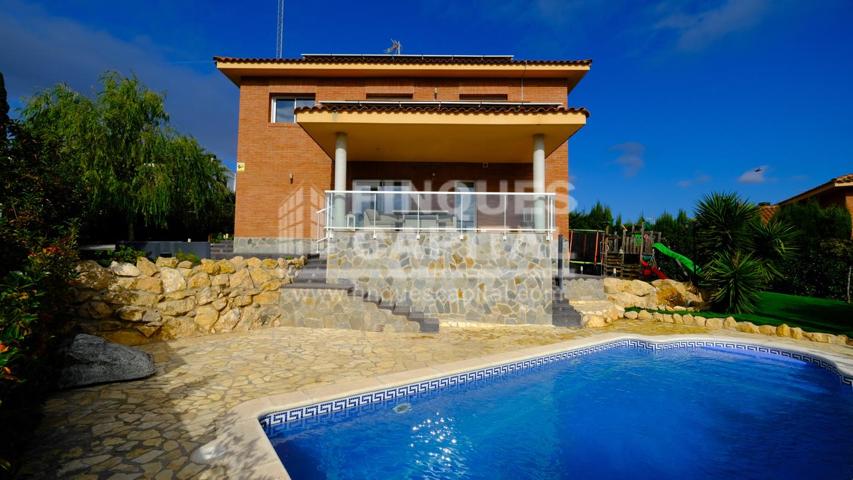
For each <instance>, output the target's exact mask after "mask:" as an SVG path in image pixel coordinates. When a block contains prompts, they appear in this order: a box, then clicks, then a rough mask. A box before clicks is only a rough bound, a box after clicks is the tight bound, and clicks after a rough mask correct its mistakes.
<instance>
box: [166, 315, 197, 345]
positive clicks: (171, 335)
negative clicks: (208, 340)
mask: <svg viewBox="0 0 853 480" xmlns="http://www.w3.org/2000/svg"><path fill="white" fill-rule="evenodd" d="M195 333H196V328H195V322H194V321H193V319H192V318H190V317H165V320H164V322H163V326H162V327H160V338H162V339H163V340H173V339H176V338H185V337H191V336H193V335H194V334H195Z"/></svg>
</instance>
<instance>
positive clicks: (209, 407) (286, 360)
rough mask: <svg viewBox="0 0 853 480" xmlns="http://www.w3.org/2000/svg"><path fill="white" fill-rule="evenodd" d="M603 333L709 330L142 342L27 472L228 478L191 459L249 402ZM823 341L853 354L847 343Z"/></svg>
mask: <svg viewBox="0 0 853 480" xmlns="http://www.w3.org/2000/svg"><path fill="white" fill-rule="evenodd" d="M602 332H628V333H642V334H645V335H666V334H677V333H704V332H708V329H706V328H704V327H691V326H684V325H674V324H668V323H650V322H642V321H631V320H620V321H617V322H615V323H614V324H613V325H611V326H609V327H606V328H600V329H587V330H568V329H558V328H553V327H548V326H489V327H482V326H455V327H454V326H442V331H441V332H440V333H438V334H434V335H424V334H405V333H397V334H389V333H365V332H358V331H352V330H328V329H309V328H288V327H282V328H274V329H268V330H255V331H251V332H245V333H229V334H219V335H214V336H208V337H201V338H194V339H185V340H178V341H173V342H167V343H157V344H152V345H148V346H145V347H142V348H143V349H144V350H146V351H148V352H150V353H152V354H153V355H154V358H155V360H156V362H157V367H158V373H157V374H156V375H155V376H153V377H151V378H149V379H147V380H141V381H135V382H127V383H120V384H111V385H101V386H95V387H89V388H82V389H77V390H73V391H66V392H61V393H58V394H56V395H55V396H54V397H53V398H51V399H50V400H48V402H47V404H46V405H45V418H44V420H43V422H42V424H41V425H40V426H39V428H38V430H37V432H36V439H35V441H34V442H33V445H34V447H33V449H32V450H31V451H30V452H29V453H28V456H27V459H28V461H27V462H26V464H25V465H24V469H23V472H22V476H23V477H24V478H57V477H62V478H69V477H70V478H91V479H120V478H156V479H168V478H223V477H225V476H226V472H224V471H222V470H220V469H218V468H212V467H210V466H207V465H202V464H197V463H194V462H192V461H191V460H190V456H191V455H192V453H193V451H195V450H196V449H197V448H198V447H199V446H201V445H204V444H205V443H208V442H210V441H211V440H213V438H214V436H215V430H216V422H217V419H218V418H219V417H220V416H221V415H222V414H223V413H224V412H226V411H227V410H228V409H230V408H231V407H233V406H235V405H237V404H240V403H242V402H244V401H247V400H250V399H253V398H257V397H262V396H267V395H273V394H279V393H286V392H290V391H293V390H296V389H300V388H305V387H310V386H317V385H322V384H329V383H335V382H341V381H348V380H356V379H359V378H363V377H367V376H373V375H379V374H384V373H392V372H398V371H403V370H410V369H415V368H421V367H427V366H435V365H439V364H442V363H447V362H451V361H455V360H462V359H467V358H472V357H477V356H482V355H487V354H492V353H500V352H507V351H511V350H517V349H520V348H524V347H530V346H536V345H545V344H550V343H556V342H560V341H564V340H570V339H575V338H581V337H590V336H593V335H597V334H600V333H602ZM726 334H727V335H730V336H731V335H733V334H734V335H738V332H731V331H728V332H726ZM739 335H742V336H744V338H746V339H748V338H750V337H751V336H750V335H747V334H739ZM752 337H754V336H752ZM785 341H787V342H795V341H794V340H790V339H787V340H785ZM805 344H808V345H810V346H811V347H816V346H817V344H814V343H811V342H805ZM819 348H821V349H827V350H831V351H833V352H836V353H841V354H843V355H849V356H850V357H851V358H853V353H851V351H853V349H850V348H848V347H844V346H840V345H825V344H820V347H819Z"/></svg>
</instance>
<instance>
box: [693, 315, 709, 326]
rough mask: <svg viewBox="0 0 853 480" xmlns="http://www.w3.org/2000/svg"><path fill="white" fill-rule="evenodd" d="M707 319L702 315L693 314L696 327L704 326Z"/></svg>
mask: <svg viewBox="0 0 853 480" xmlns="http://www.w3.org/2000/svg"><path fill="white" fill-rule="evenodd" d="M707 321H708V319H706V318H705V317H703V316H700V315H695V316H693V323H695V324H696V326H697V327H704V326H705V325H706V323H707Z"/></svg>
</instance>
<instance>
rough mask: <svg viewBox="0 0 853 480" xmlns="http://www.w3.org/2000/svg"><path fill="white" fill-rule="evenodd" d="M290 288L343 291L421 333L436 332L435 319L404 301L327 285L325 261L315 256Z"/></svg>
mask: <svg viewBox="0 0 853 480" xmlns="http://www.w3.org/2000/svg"><path fill="white" fill-rule="evenodd" d="M288 287H290V288H316V289H323V288H333V289H345V290H346V291H347V294H348V295H349V296H351V297H354V298H358V299H361V300H362V301H364V302H369V303H373V304H374V305H376V306H377V307H378V308H380V309H382V310H387V311H388V312H390V313H391V314H393V315H399V316H402V317H405V318H406V319H407V320H408V321H411V322H417V323H418V325H420V331H421V332H429V333H432V332H437V331H438V326H439V322H438V319H437V318H434V317H430V316H428V315H426V314H425V313H423V312H419V311H416V310H414V309H413V308H412V306H411V304H409V303H408V302H405V301H397V302H387V301H383V300H382V298H381V297H380V296H378V295H376V294H372V293H370V292H366V291H362V290H361V289H359V288H356V287H355V285H353V284H352V283H349V282H347V283H328V282H326V259H325V258H324V257H322V256H320V255H317V254H311V255H308V256H307V257H306V261H305V266H304V267H302V270H300V271H299V273H298V275H297V277H296V280H295V282H294V283H292V284H290V285H288Z"/></svg>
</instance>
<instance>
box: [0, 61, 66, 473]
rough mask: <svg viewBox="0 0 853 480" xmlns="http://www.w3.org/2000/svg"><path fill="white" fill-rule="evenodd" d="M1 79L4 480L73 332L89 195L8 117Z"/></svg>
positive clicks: (0, 450) (0, 453)
mask: <svg viewBox="0 0 853 480" xmlns="http://www.w3.org/2000/svg"><path fill="white" fill-rule="evenodd" d="M5 99H6V91H5V88H4V82H3V77H2V75H0V177H2V179H0V244H2V245H3V248H2V249H0V424H2V425H3V428H4V435H2V436H0V477H3V476H4V475H3V473H2V470H6V471H7V472H8V471H10V470H11V469H13V468H14V464H13V462H14V460H15V459H16V458H19V454H20V452H21V450H22V448H23V443H24V440H26V436H27V433H28V432H30V431H32V425H33V423H35V421H36V418H35V417H36V414H37V408H38V405H39V401H40V400H41V398H42V396H43V395H44V393H45V392H46V391H47V390H48V389H49V388H50V387H51V379H52V375H51V372H52V369H51V368H50V363H51V360H52V356H53V354H54V352H55V351H56V349H55V347H56V344H57V342H58V340H59V339H61V338H63V333H64V332H65V330H66V329H67V328H68V325H69V323H68V322H66V321H65V320H66V316H67V310H68V309H67V303H66V300H67V295H68V293H69V291H68V281H69V280H70V279H71V278H72V277H73V275H74V264H75V261H76V232H77V218H78V217H79V214H80V212H81V210H82V201H81V198H82V195H81V191H80V190H79V189H78V186H77V184H76V183H75V182H74V181H73V179H74V177H73V175H72V172H73V170H72V169H70V168H69V165H68V164H67V163H65V162H63V161H62V158H61V157H60V156H59V155H57V154H56V152H55V151H53V150H52V149H50V148H48V147H46V146H45V145H42V144H41V143H39V141H38V139H36V138H33V137H31V136H30V135H29V134H28V132H27V131H26V129H23V128H21V125H19V124H18V123H17V122H14V121H12V120H10V118H9V116H8V104H7V103H6V101H5Z"/></svg>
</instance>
